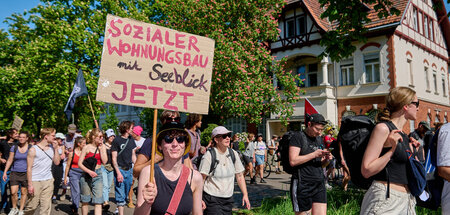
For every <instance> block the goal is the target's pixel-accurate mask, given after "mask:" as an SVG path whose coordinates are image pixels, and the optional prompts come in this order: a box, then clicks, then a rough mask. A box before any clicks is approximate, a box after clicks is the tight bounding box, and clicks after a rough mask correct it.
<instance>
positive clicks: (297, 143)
mask: <svg viewBox="0 0 450 215" xmlns="http://www.w3.org/2000/svg"><path fill="white" fill-rule="evenodd" d="M289 146H294V147H298V148H300V154H299V155H307V154H310V153H313V152H314V151H316V150H317V149H324V148H325V147H324V145H323V139H322V138H321V137H320V136H318V137H309V136H308V135H307V134H306V133H305V132H304V131H300V132H296V133H295V134H294V135H293V136H292V137H291V141H290V143H289ZM297 170H298V171H297ZM294 172H295V173H294V174H292V177H293V178H295V179H298V175H297V174H296V173H299V175H300V177H301V180H308V181H322V180H324V179H325V176H324V174H323V170H322V162H321V158H320V157H319V158H314V159H312V160H310V161H308V162H306V163H303V164H300V165H298V166H296V171H294Z"/></svg>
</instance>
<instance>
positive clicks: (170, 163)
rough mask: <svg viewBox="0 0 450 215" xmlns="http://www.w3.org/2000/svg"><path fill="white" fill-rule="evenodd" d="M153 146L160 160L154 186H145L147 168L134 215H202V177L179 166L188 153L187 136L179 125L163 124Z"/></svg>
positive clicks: (141, 176)
mask: <svg viewBox="0 0 450 215" xmlns="http://www.w3.org/2000/svg"><path fill="white" fill-rule="evenodd" d="M156 144H157V151H156V153H158V154H159V155H160V156H162V157H163V158H164V159H163V160H162V161H161V162H159V163H156V164H155V166H154V179H155V181H154V183H152V182H149V180H150V166H146V167H145V168H144V169H142V171H141V174H140V176H139V186H138V195H137V204H136V209H135V210H134V214H136V215H142V214H179V215H187V214H193V215H199V214H202V192H203V179H202V176H201V174H200V173H199V172H198V171H196V170H193V169H190V168H188V167H187V166H186V165H183V163H182V161H183V157H184V156H185V155H187V154H188V153H189V151H190V149H191V147H190V144H191V139H190V136H189V133H188V132H187V131H186V130H185V129H184V128H183V124H181V123H179V122H170V123H166V124H164V125H163V126H162V127H161V129H160V132H159V133H158V134H157V136H156Z"/></svg>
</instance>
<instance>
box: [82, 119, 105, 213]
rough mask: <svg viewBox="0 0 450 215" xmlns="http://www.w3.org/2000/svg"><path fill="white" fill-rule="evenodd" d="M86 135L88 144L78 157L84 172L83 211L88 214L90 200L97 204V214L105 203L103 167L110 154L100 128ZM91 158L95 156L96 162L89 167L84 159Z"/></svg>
mask: <svg viewBox="0 0 450 215" xmlns="http://www.w3.org/2000/svg"><path fill="white" fill-rule="evenodd" d="M86 137H87V138H86V139H87V141H86V142H87V143H88V144H87V145H86V146H85V147H83V150H82V151H81V154H80V158H79V159H78V166H79V167H80V169H81V170H83V172H84V173H83V174H82V175H81V178H80V187H81V213H82V214H83V215H87V214H88V210H89V208H88V206H89V202H92V204H94V205H95V206H94V213H95V215H101V214H102V204H103V177H102V169H101V167H102V164H106V162H107V161H108V156H107V155H106V148H105V146H104V145H103V133H102V131H101V130H100V129H98V128H94V129H92V130H91V131H89V132H88V133H87V134H86ZM89 158H94V159H95V163H94V165H93V166H90V167H89V168H88V167H87V166H85V164H87V163H89V162H86V163H85V162H84V161H85V160H87V159H89ZM90 160H93V159H90ZM91 168H92V169H91Z"/></svg>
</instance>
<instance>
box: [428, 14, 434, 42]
mask: <svg viewBox="0 0 450 215" xmlns="http://www.w3.org/2000/svg"><path fill="white" fill-rule="evenodd" d="M428 27H429V28H430V29H429V30H428V33H429V34H430V37H429V38H430V40H431V41H434V29H433V20H432V19H429V21H428Z"/></svg>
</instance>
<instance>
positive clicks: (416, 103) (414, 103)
mask: <svg viewBox="0 0 450 215" xmlns="http://www.w3.org/2000/svg"><path fill="white" fill-rule="evenodd" d="M411 104H413V105H415V106H416V108H418V107H419V100H417V102H411Z"/></svg>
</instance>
